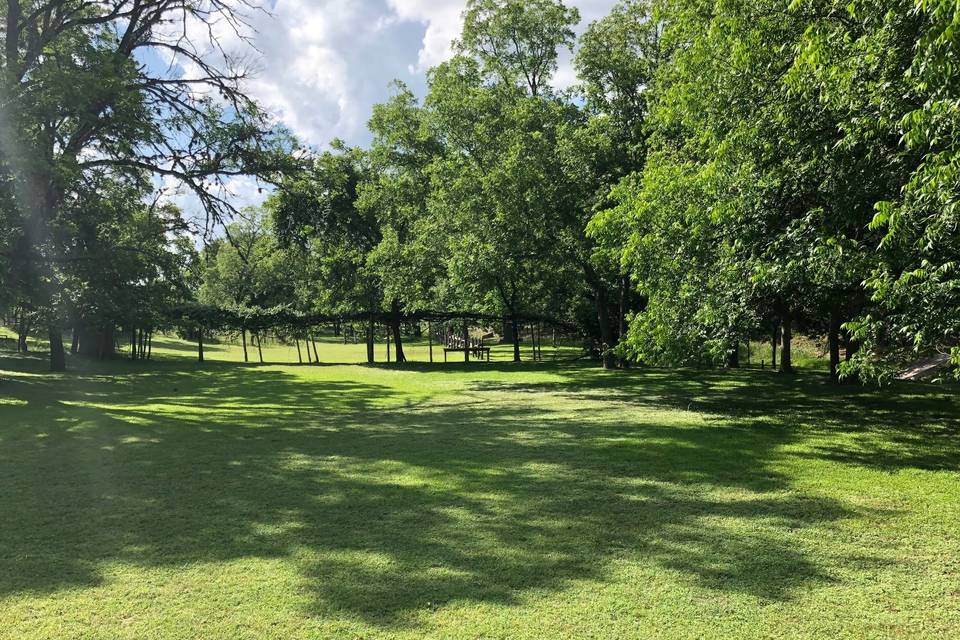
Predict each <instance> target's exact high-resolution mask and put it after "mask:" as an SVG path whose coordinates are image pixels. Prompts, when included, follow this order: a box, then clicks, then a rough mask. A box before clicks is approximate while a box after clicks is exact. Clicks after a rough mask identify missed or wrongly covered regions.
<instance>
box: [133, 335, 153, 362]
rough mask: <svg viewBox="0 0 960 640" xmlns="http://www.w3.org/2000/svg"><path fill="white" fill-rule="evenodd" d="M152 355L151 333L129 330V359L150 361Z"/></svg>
mask: <svg viewBox="0 0 960 640" xmlns="http://www.w3.org/2000/svg"><path fill="white" fill-rule="evenodd" d="M152 355H153V331H151V330H149V329H143V328H142V327H141V328H139V329H138V328H136V327H134V328H132V329H131V330H130V359H131V360H150V358H151V356H152Z"/></svg>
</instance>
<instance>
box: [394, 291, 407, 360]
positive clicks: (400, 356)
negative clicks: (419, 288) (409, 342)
mask: <svg viewBox="0 0 960 640" xmlns="http://www.w3.org/2000/svg"><path fill="white" fill-rule="evenodd" d="M390 328H391V330H392V331H393V344H394V347H395V348H396V352H397V363H398V364H403V363H404V362H406V361H407V357H406V356H405V355H404V353H403V337H402V336H401V335H400V301H399V300H394V301H393V302H392V303H391V304H390Z"/></svg>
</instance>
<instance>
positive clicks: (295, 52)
mask: <svg viewBox="0 0 960 640" xmlns="http://www.w3.org/2000/svg"><path fill="white" fill-rule="evenodd" d="M614 3H615V0H580V1H579V2H576V3H575V4H576V5H577V7H578V8H579V9H580V13H581V17H582V18H583V22H582V24H581V30H582V28H583V27H585V26H586V25H587V24H588V23H589V22H591V21H593V20H596V19H597V18H599V17H601V16H603V15H604V14H606V13H608V12H609V11H610V9H611V8H612V7H613V5H614ZM465 4H466V2H465V0H276V4H275V5H274V7H273V8H272V9H271V11H270V15H269V16H268V15H259V16H256V18H255V24H254V27H255V29H256V35H255V37H254V40H255V43H256V46H257V48H258V49H259V50H260V52H261V53H260V54H259V56H258V62H259V73H258V74H257V77H256V78H255V79H254V80H253V81H252V82H251V83H250V85H249V90H250V92H251V93H252V94H253V95H254V96H255V97H257V98H258V99H259V100H260V101H261V102H262V103H263V104H264V106H266V107H267V108H269V109H271V110H272V111H274V112H275V113H276V114H277V115H278V117H279V118H280V119H281V120H282V121H283V122H284V123H286V124H287V125H288V126H289V127H290V128H291V129H292V130H293V131H294V132H295V133H296V134H297V135H298V136H299V137H300V138H302V139H303V141H304V142H307V143H308V144H312V145H315V146H323V145H325V144H326V143H328V142H329V141H330V140H331V139H332V138H334V137H340V138H343V139H345V140H346V141H347V142H349V143H351V144H364V143H365V142H367V141H368V140H369V134H368V133H367V131H366V123H367V120H368V118H369V116H370V111H371V108H372V107H373V105H374V104H376V103H377V102H381V101H383V100H385V99H386V98H387V97H388V91H389V90H388V85H389V83H390V81H391V80H393V79H400V80H403V81H404V82H406V83H408V84H409V85H410V86H411V87H412V88H413V89H414V90H415V91H416V92H418V93H421V94H422V92H423V90H424V88H425V74H426V71H427V70H428V69H429V68H430V67H432V66H434V65H436V64H438V63H440V62H442V61H443V60H445V59H447V58H448V57H449V56H450V55H451V53H452V50H451V42H452V41H453V40H454V39H455V38H457V37H458V36H459V34H460V29H461V24H462V19H461V13H462V12H463V9H464V7H465ZM233 44H237V43H233ZM574 81H575V74H574V72H573V67H572V57H571V56H570V55H569V54H565V55H563V56H562V57H561V67H560V69H559V71H558V73H557V77H556V84H557V85H558V86H560V87H567V86H570V85H571V84H572V83H573V82H574Z"/></svg>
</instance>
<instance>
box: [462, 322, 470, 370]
mask: <svg viewBox="0 0 960 640" xmlns="http://www.w3.org/2000/svg"><path fill="white" fill-rule="evenodd" d="M463 361H464V362H470V323H469V322H467V321H466V320H464V321H463Z"/></svg>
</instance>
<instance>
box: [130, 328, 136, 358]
mask: <svg viewBox="0 0 960 640" xmlns="http://www.w3.org/2000/svg"><path fill="white" fill-rule="evenodd" d="M130 359H131V360H136V359H137V328H136V327H130Z"/></svg>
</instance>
